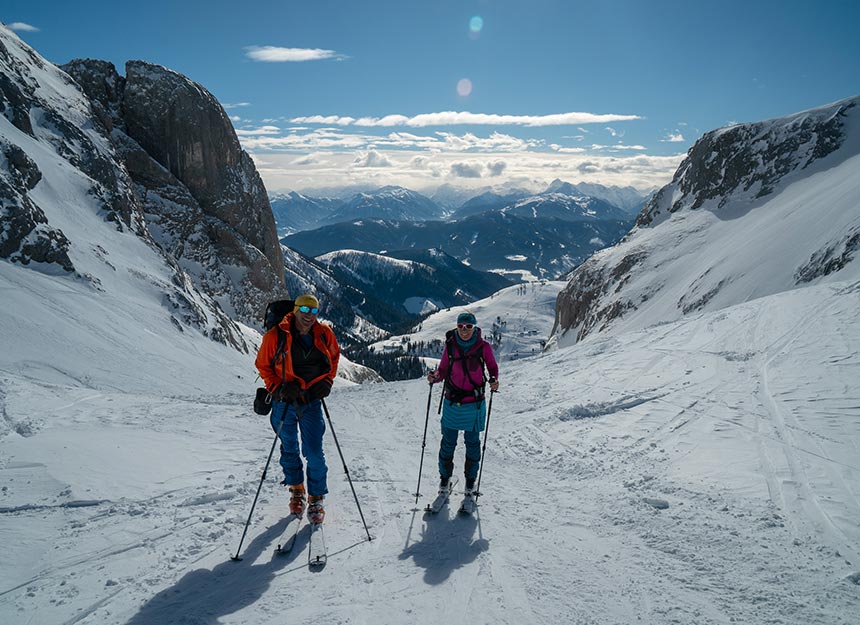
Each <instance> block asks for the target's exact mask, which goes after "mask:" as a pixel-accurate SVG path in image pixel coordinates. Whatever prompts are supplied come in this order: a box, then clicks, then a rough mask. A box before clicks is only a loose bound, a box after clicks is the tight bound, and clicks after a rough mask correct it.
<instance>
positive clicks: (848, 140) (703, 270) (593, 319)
mask: <svg viewBox="0 0 860 625" xmlns="http://www.w3.org/2000/svg"><path fill="white" fill-rule="evenodd" d="M858 103H860V100H858V98H851V99H848V100H843V101H840V102H837V103H835V104H831V105H827V106H823V107H820V108H816V109H813V110H810V111H805V112H802V113H798V114H795V115H790V116H787V117H784V118H780V119H775V120H770V121H765V122H760V123H754V124H744V125H740V126H730V127H728V128H723V129H719V130H715V131H713V132H709V133H707V134H706V135H705V136H704V137H703V138H702V139H701V140H700V141H698V142H697V143H696V144H695V145H694V146H693V147H692V148H691V149H690V153H689V156H688V157H687V159H686V160H685V161H684V162H683V163H682V164H681V166H680V167H679V168H678V171H677V172H676V174H675V177H674V179H673V181H672V183H671V184H669V185H667V186H666V187H664V188H663V189H661V190H660V191H659V192H658V193H657V194H656V195H655V196H654V197H653V198H652V199H651V200H649V202H648V204H647V205H646V206H645V208H643V211H642V213H641V215H640V217H639V220H638V224H637V226H636V227H634V229H633V230H632V231H631V232H630V233H629V234H628V235H627V236H626V237H625V238H624V240H622V241H621V242H620V243H619V244H617V245H616V246H614V247H613V248H609V249H605V250H602V251H601V252H599V253H597V254H595V255H594V256H593V257H592V258H590V259H589V260H588V261H586V262H585V263H583V264H582V265H581V266H580V267H578V268H577V269H576V270H574V272H573V273H572V275H571V279H570V282H569V283H568V285H567V287H565V289H564V290H563V291H562V292H561V294H560V295H559V302H558V308H557V311H556V327H555V329H554V333H555V334H556V337H557V338H559V339H560V337H563V336H565V335H567V337H571V338H569V339H566V340H579V339H581V338H583V337H585V336H586V335H588V334H589V333H591V332H595V331H603V330H608V329H610V328H613V329H616V330H617V331H620V330H622V329H628V330H629V329H638V328H642V327H645V326H649V325H653V324H657V323H665V322H670V321H674V320H676V319H678V318H680V317H682V316H684V315H689V314H695V313H698V312H701V311H709V310H720V309H722V308H725V307H728V306H732V305H735V304H739V303H742V302H746V301H749V300H752V299H755V298H759V297H764V296H767V295H772V294H775V293H781V292H784V291H788V290H792V289H796V288H800V287H804V286H807V285H809V284H812V283H818V282H821V281H839V280H852V279H855V278H856V277H858V276H860V263H857V262H855V259H856V255H857V251H858V250H860V187H858V185H857V180H860V107H858V106H857V105H858Z"/></svg>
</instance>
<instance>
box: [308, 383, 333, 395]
mask: <svg viewBox="0 0 860 625" xmlns="http://www.w3.org/2000/svg"><path fill="white" fill-rule="evenodd" d="M329 393H331V380H329V379H328V378H324V379H322V380H320V381H319V382H317V383H316V384H314V385H313V386H312V387H310V388H309V389H308V398H309V399H311V400H314V399H322V398H323V397H328V394H329Z"/></svg>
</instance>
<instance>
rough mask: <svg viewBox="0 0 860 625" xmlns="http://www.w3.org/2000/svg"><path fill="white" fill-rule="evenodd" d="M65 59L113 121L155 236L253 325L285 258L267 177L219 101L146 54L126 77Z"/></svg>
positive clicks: (274, 291) (276, 288)
mask: <svg viewBox="0 0 860 625" xmlns="http://www.w3.org/2000/svg"><path fill="white" fill-rule="evenodd" d="M63 69H64V70H66V71H67V72H69V74H70V75H72V76H73V77H74V78H75V80H76V81H77V82H78V84H80V85H81V87H82V88H83V89H84V91H85V92H86V93H87V95H88V96H89V97H90V99H91V100H92V101H93V109H94V114H95V115H96V116H97V117H98V118H99V119H100V120H102V123H103V124H104V125H105V126H106V127H107V128H109V129H110V130H111V140H112V141H113V143H114V145H115V146H116V148H117V150H118V152H119V154H120V155H121V157H122V160H123V162H124V165H125V167H126V169H127V170H128V172H129V174H130V176H131V178H132V180H134V182H135V184H136V186H137V191H138V195H139V196H140V198H141V202H142V204H143V211H144V213H145V215H146V224H147V228H148V229H149V231H150V233H151V235H152V237H153V239H154V240H155V241H156V242H157V244H158V245H159V246H161V247H162V249H163V250H164V251H165V252H166V253H167V254H169V255H170V256H171V257H173V258H175V259H176V261H177V263H178V265H179V266H180V267H182V268H183V269H184V270H185V271H187V272H188V273H189V274H190V275H191V276H192V278H193V280H194V282H195V284H197V285H198V286H199V287H200V288H202V289H203V290H204V292H206V293H207V294H209V295H211V296H212V297H215V298H218V299H219V300H221V301H229V304H230V309H231V310H229V312H230V313H231V314H233V315H234V316H235V318H237V319H239V320H241V321H244V322H245V323H248V324H249V325H259V323H260V320H261V319H260V317H261V314H262V311H263V310H264V309H265V303H266V302H267V301H269V300H270V299H275V298H278V297H281V296H283V295H285V289H284V267H283V262H282V261H281V251H280V244H279V243H278V239H277V230H276V226H275V221H274V218H273V217H272V211H271V207H270V206H269V200H268V197H267V195H266V190H265V187H264V186H263V183H262V180H261V179H260V176H259V174H258V173H257V171H256V169H255V167H254V164H253V162H252V161H251V158H250V157H249V156H248V155H247V153H245V152H244V151H243V150H242V149H241V147H240V145H239V141H238V138H237V137H236V133H235V131H234V130H233V126H232V125H231V123H230V120H229V118H228V117H227V115H226V113H225V112H224V110H223V108H222V107H221V105H220V104H218V102H217V100H215V98H214V96H212V94H210V93H209V92H208V91H206V89H204V88H203V87H202V86H200V85H198V84H197V83H194V82H193V81H191V80H189V79H187V78H185V77H184V76H182V75H180V74H177V73H176V72H173V71H171V70H169V69H167V68H164V67H161V66H159V65H153V64H151V63H145V62H143V61H129V62H128V63H127V64H126V76H125V77H124V78H123V77H121V76H119V74H118V73H117V72H116V69H115V68H114V67H113V65H112V64H110V63H105V62H104V61H94V60H81V59H78V60H75V61H72V62H70V63H68V64H66V65H64V66H63ZM201 234H202V236H200V235H201Z"/></svg>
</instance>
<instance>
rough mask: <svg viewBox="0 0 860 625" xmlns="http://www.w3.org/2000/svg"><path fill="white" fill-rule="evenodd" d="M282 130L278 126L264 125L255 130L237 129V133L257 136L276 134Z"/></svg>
mask: <svg viewBox="0 0 860 625" xmlns="http://www.w3.org/2000/svg"><path fill="white" fill-rule="evenodd" d="M280 132H281V129H280V128H278V127H277V126H262V127H260V128H256V129H254V130H237V131H236V134H237V135H239V136H240V137H255V136H258V135H276V134H278V133H280Z"/></svg>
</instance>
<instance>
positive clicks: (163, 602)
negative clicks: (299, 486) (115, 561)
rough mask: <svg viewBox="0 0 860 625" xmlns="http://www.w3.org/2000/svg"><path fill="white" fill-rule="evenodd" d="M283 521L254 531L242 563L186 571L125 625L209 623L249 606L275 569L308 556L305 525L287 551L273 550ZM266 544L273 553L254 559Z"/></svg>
mask: <svg viewBox="0 0 860 625" xmlns="http://www.w3.org/2000/svg"><path fill="white" fill-rule="evenodd" d="M286 526H287V521H286V520H284V521H280V522H278V523H276V524H275V525H273V526H272V527H270V528H269V529H267V530H266V531H265V532H263V533H262V534H261V535H259V536H257V537H256V538H255V539H254V540H253V541H252V542H251V543H250V544H249V545H248V547H247V549H246V550H245V551H244V553H243V554H242V561H241V562H234V561H233V560H226V561H225V562H223V563H221V564H219V565H217V566H216V567H215V568H213V569H211V570H210V569H196V570H194V571H190V572H188V573H186V574H185V575H184V576H183V577H182V579H180V580H179V581H177V582H176V583H175V584H173V585H172V586H171V587H169V588H165V589H164V590H162V591H161V592H159V593H158V594H157V595H155V596H154V597H153V598H152V599H150V600H149V601H147V602H146V603H145V604H144V605H143V606H141V608H140V611H139V612H138V613H137V614H136V615H135V616H134V617H133V618H132V619H131V620H130V621H128V623H127V624H126V625H166V624H168V623H182V624H183V625H213V624H215V623H218V622H219V621H218V619H219V618H220V617H222V616H225V615H227V614H232V613H233V612H236V611H238V610H241V609H242V608H244V607H246V606H249V605H251V604H252V603H254V602H255V601H257V600H259V599H260V597H262V596H263V595H264V594H265V593H266V591H267V590H268V588H269V586H270V585H271V583H272V580H274V579H275V576H276V574H277V573H278V571H280V570H281V569H283V568H285V567H287V566H288V565H289V564H290V563H293V562H295V559H296V557H297V556H299V555H305V556H306V549H307V545H308V542H309V540H310V527H309V526H308V525H305V526H304V527H303V528H302V529H301V530H299V535H298V536H297V537H296V542H295V544H294V545H293V549H292V551H290V553H288V554H283V555H281V554H276V553H274V546H273V543H274V541H275V540H276V539H277V538H279V537H280V536H281V534H282V533H283V532H284V529H285V528H286ZM267 548H271V549H272V550H273V553H272V557H271V558H270V559H265V558H264V559H262V560H261V561H260V562H259V563H254V562H255V561H256V560H257V559H258V558H259V557H260V556H261V555H262V554H263V550H264V549H267ZM252 563H254V564H252Z"/></svg>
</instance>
